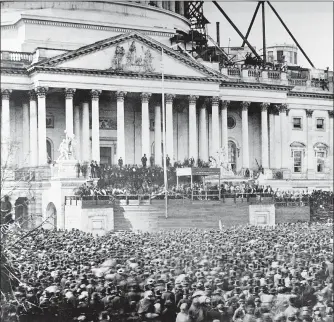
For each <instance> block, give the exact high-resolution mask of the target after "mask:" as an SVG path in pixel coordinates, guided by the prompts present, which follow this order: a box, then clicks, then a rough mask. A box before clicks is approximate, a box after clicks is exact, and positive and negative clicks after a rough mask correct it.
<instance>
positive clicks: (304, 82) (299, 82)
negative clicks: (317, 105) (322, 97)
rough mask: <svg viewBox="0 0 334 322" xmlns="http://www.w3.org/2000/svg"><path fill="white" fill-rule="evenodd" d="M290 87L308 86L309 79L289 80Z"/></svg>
mask: <svg viewBox="0 0 334 322" xmlns="http://www.w3.org/2000/svg"><path fill="white" fill-rule="evenodd" d="M289 85H292V86H308V82H307V79H295V78H291V79H289Z"/></svg>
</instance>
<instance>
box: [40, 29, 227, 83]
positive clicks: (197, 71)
mask: <svg viewBox="0 0 334 322" xmlns="http://www.w3.org/2000/svg"><path fill="white" fill-rule="evenodd" d="M162 49H163V53H164V54H163V66H164V73H165V74H166V75H173V76H188V77H199V78H216V79H217V78H218V77H222V76H221V75H220V74H219V73H218V72H216V71H215V70H212V69H210V68H208V67H206V66H204V65H202V64H200V63H198V62H196V61H195V60H193V59H192V58H190V57H188V56H186V55H184V54H181V53H179V52H177V51H175V50H173V49H170V48H168V47H167V46H165V45H163V44H161V43H159V42H158V41H156V40H154V39H151V38H149V37H147V36H143V35H141V34H139V33H137V32H135V33H129V34H124V35H120V36H116V37H112V38H108V39H105V40H102V41H99V42H96V43H94V44H91V45H88V46H84V47H81V48H79V49H77V50H74V51H70V52H68V53H65V54H62V55H59V56H56V57H53V58H50V59H48V60H46V61H44V62H41V63H37V64H35V66H40V67H56V68H68V69H89V70H98V71H115V72H124V73H127V72H128V73H140V74H161V66H162V60H161V57H162Z"/></svg>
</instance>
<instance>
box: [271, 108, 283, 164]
mask: <svg viewBox="0 0 334 322" xmlns="http://www.w3.org/2000/svg"><path fill="white" fill-rule="evenodd" d="M279 108H280V105H275V114H274V120H275V136H274V137H275V140H274V141H273V146H274V149H275V156H276V158H275V168H276V169H281V168H282V158H281V154H282V144H281V141H282V137H281V118H280V112H279Z"/></svg>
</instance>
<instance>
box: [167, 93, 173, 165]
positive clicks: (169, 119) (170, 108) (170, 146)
mask: <svg viewBox="0 0 334 322" xmlns="http://www.w3.org/2000/svg"><path fill="white" fill-rule="evenodd" d="M174 98H175V95H173V94H166V155H168V156H169V158H170V162H171V164H172V165H173V164H174V161H175V160H174V135H173V134H174V133H173V132H174V127H173V100H174Z"/></svg>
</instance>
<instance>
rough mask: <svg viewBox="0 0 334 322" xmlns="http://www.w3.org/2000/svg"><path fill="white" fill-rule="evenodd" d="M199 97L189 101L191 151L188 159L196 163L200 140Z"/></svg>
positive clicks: (189, 97) (192, 97)
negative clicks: (198, 129) (198, 125)
mask: <svg viewBox="0 0 334 322" xmlns="http://www.w3.org/2000/svg"><path fill="white" fill-rule="evenodd" d="M197 99H198V96H195V95H190V96H188V100H189V121H188V122H189V132H188V135H189V143H188V144H189V150H188V157H189V158H194V160H195V162H197V159H198V140H197V115H196V100H197Z"/></svg>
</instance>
